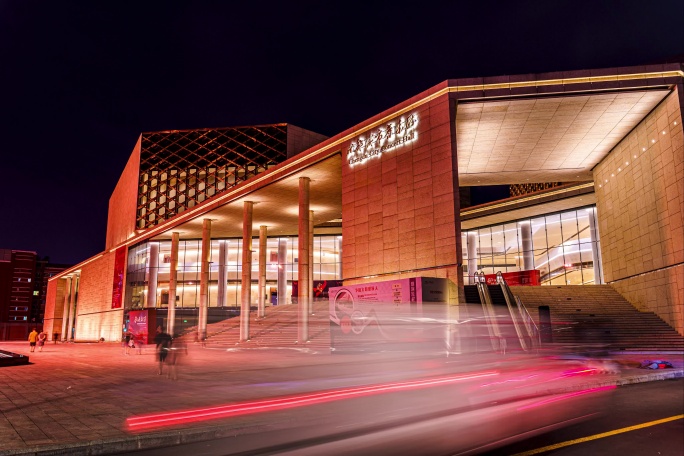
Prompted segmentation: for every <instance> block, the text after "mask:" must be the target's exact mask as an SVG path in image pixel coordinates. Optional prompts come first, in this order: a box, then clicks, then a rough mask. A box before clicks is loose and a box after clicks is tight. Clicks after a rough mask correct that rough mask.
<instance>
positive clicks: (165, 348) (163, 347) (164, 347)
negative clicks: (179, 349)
mask: <svg viewBox="0 0 684 456" xmlns="http://www.w3.org/2000/svg"><path fill="white" fill-rule="evenodd" d="M154 343H155V344H156V346H157V361H158V362H159V371H158V372H157V374H158V375H161V374H162V373H163V368H164V363H165V362H166V358H167V357H168V356H169V351H170V350H171V343H172V339H171V336H170V335H168V334H167V333H165V332H164V331H162V328H161V326H158V327H157V335H156V336H154Z"/></svg>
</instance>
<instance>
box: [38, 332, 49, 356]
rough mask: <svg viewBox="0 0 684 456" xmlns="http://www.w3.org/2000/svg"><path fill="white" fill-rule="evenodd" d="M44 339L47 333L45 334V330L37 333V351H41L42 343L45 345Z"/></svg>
mask: <svg viewBox="0 0 684 456" xmlns="http://www.w3.org/2000/svg"><path fill="white" fill-rule="evenodd" d="M46 340H47V334H45V331H41V332H40V334H38V351H41V352H42V351H43V345H45V341H46Z"/></svg>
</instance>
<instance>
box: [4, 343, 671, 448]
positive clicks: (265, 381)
mask: <svg viewBox="0 0 684 456" xmlns="http://www.w3.org/2000/svg"><path fill="white" fill-rule="evenodd" d="M0 350H7V351H11V352H15V353H21V354H25V355H29V356H30V364H28V365H22V366H11V367H3V368H0V455H10V454H43V455H47V454H108V453H114V452H123V451H131V450H133V449H136V448H154V447H159V446H166V445H169V444H173V443H180V442H189V441H198V440H203V439H211V438H215V437H227V436H231V435H236V434H238V433H253V432H259V431H265V430H267V429H268V428H269V426H274V425H273V422H272V420H271V421H270V422H269V423H268V424H266V421H262V418H260V417H259V416H251V417H239V418H237V419H231V420H223V421H216V422H214V421H206V422H203V423H197V424H188V425H187V426H186V425H183V426H181V427H180V428H178V427H176V428H173V429H171V430H162V431H154V432H149V433H144V434H135V433H132V432H129V431H127V430H126V419H127V418H129V417H131V416H135V415H141V414H148V413H152V412H163V411H176V410H183V409H188V408H196V407H203V406H211V405H216V404H227V403H232V402H235V401H238V400H246V399H260V398H264V397H273V396H279V395H285V394H292V393H298V392H303V391H306V388H307V387H310V386H311V385H310V384H309V385H307V380H308V379H311V378H315V376H316V375H318V376H320V377H319V382H318V383H317V387H319V388H321V387H323V388H335V387H339V386H341V385H342V383H340V382H341V380H339V379H341V378H342V373H343V372H344V371H345V368H346V367H345V363H347V362H352V361H354V359H355V357H354V356H353V355H352V356H347V355H343V356H337V355H335V356H331V355H329V354H327V353H314V352H311V351H307V350H301V351H298V350H291V349H268V350H258V349H249V350H240V349H227V348H226V347H216V346H213V347H212V346H209V347H207V348H202V347H201V346H199V345H190V346H189V347H188V354H187V355H186V356H183V357H182V360H181V363H180V364H179V367H178V368H177V379H176V380H174V379H172V378H168V377H167V373H168V370H166V368H165V371H164V373H163V374H162V375H158V372H157V365H156V362H155V356H154V347H146V348H143V349H142V350H141V351H140V353H138V351H137V350H133V351H132V352H131V353H130V354H125V352H124V350H123V348H122V347H121V346H120V345H119V344H118V343H100V344H97V343H92V344H74V343H69V344H62V343H59V344H52V343H50V344H48V345H46V346H45V348H44V350H43V351H42V352H38V351H36V352H35V353H29V346H28V343H26V342H0ZM657 358H660V359H666V360H668V361H670V362H672V363H673V364H674V365H675V369H667V370H658V371H648V370H643V369H638V368H637V366H638V363H639V362H640V361H642V360H645V359H657ZM616 359H618V361H619V364H620V365H621V366H622V373H621V374H620V375H619V376H618V377H602V376H595V377H594V378H593V379H592V381H595V382H596V383H602V382H606V381H609V382H612V383H613V384H627V383H638V382H643V381H651V380H658V379H664V378H673V377H681V376H682V375H683V374H684V369H682V367H683V362H682V355H681V354H676V355H675V354H667V355H654V354H643V353H642V354H631V355H621V356H617V357H616ZM321 367H323V369H321ZM321 372H325V373H326V375H325V376H324V377H323V376H321ZM608 378H610V379H609V380H607V379H608ZM338 380H339V381H338ZM346 381H348V378H347V379H346ZM359 381H362V380H359ZM279 419H281V420H284V421H286V420H287V413H284V414H282V415H281V418H279ZM312 419H314V418H313V417H312Z"/></svg>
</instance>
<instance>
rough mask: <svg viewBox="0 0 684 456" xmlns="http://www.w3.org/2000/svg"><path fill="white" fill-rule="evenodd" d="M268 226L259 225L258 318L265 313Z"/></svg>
mask: <svg viewBox="0 0 684 456" xmlns="http://www.w3.org/2000/svg"><path fill="white" fill-rule="evenodd" d="M267 235H268V227H267V226H266V225H261V226H260V227H259V312H258V316H259V318H263V317H264V316H265V315H266V299H267V297H266V241H267V239H268V238H267Z"/></svg>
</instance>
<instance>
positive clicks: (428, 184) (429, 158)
mask: <svg viewBox="0 0 684 456" xmlns="http://www.w3.org/2000/svg"><path fill="white" fill-rule="evenodd" d="M413 114H417V116H418V119H419V120H418V124H417V127H416V130H415V131H416V133H417V135H418V137H417V140H415V141H413V142H411V143H409V144H405V145H402V146H399V147H396V148H395V149H392V150H389V151H387V152H383V153H382V154H381V155H380V156H379V157H373V158H370V159H369V160H367V161H366V162H364V163H356V164H354V166H351V165H350V164H349V158H350V153H349V147H350V145H351V143H353V142H355V141H358V139H359V136H356V137H354V138H352V139H351V140H350V141H349V142H347V143H345V144H343V145H342V158H343V160H342V161H343V163H342V218H343V220H344V224H343V235H342V240H343V248H342V252H343V254H342V255H343V260H342V265H343V278H344V280H345V284H351V283H363V282H368V281H378V280H391V279H397V278H405V277H418V276H424V277H448V278H451V279H452V280H453V281H454V282H458V277H459V274H458V271H457V269H458V268H457V266H456V264H457V251H458V248H457V246H458V247H460V232H459V231H460V225H457V224H456V216H455V206H454V200H455V199H458V185H456V186H454V181H455V178H457V176H456V170H455V169H454V160H452V155H453V153H454V151H453V149H452V145H453V144H454V141H453V138H452V134H453V132H452V128H451V124H450V120H453V119H451V117H452V116H451V115H450V112H449V98H448V96H442V97H438V98H435V99H433V100H432V101H430V102H428V103H425V104H423V105H421V106H419V107H417V108H416V109H414V110H411V111H407V112H406V113H404V114H402V115H397V116H395V117H394V118H390V119H388V120H387V122H384V121H383V122H381V123H379V124H378V125H377V127H375V128H372V129H371V130H369V131H368V132H365V133H363V135H362V136H363V137H365V138H369V136H370V135H371V134H373V133H374V132H377V131H378V129H381V128H383V127H384V126H386V125H387V124H388V123H391V122H399V121H400V119H401V117H402V116H403V117H404V118H407V117H408V116H410V115H413ZM378 275H379V276H378ZM373 276H377V277H373Z"/></svg>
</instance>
